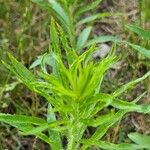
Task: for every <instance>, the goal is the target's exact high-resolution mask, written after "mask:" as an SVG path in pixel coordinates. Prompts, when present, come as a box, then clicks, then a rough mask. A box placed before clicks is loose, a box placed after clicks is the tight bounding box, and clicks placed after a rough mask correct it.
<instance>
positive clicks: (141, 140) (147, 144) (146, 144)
mask: <svg viewBox="0 0 150 150" xmlns="http://www.w3.org/2000/svg"><path fill="white" fill-rule="evenodd" d="M128 137H129V138H130V139H131V140H132V141H133V142H135V143H136V144H138V145H140V146H143V148H147V149H150V136H148V135H142V134H139V133H130V134H128Z"/></svg>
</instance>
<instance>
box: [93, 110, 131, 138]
mask: <svg viewBox="0 0 150 150" xmlns="http://www.w3.org/2000/svg"><path fill="white" fill-rule="evenodd" d="M127 112H128V110H119V111H118V112H116V113H115V115H114V116H112V117H111V118H109V119H108V120H107V122H105V123H104V124H102V125H100V126H99V127H98V128H97V129H96V131H95V133H94V134H93V135H92V137H91V139H95V140H98V139H101V138H102V137H103V136H104V135H105V134H106V132H107V130H108V129H109V128H110V127H111V126H112V125H114V124H115V123H116V122H117V121H119V120H120V119H121V118H122V117H123V116H124V115H125V114H126V113H127Z"/></svg>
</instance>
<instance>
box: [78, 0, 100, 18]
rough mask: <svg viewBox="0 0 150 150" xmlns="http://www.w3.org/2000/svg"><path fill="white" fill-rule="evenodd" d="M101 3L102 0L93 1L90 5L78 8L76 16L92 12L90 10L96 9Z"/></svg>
mask: <svg viewBox="0 0 150 150" xmlns="http://www.w3.org/2000/svg"><path fill="white" fill-rule="evenodd" d="M101 2H102V0H95V1H93V2H92V3H91V4H90V5H88V4H87V5H86V4H85V5H84V6H81V7H79V9H78V10H77V11H76V14H75V15H76V16H80V15H81V14H83V13H85V12H87V11H89V10H92V9H94V8H96V7H98V5H99V4H100V3H101Z"/></svg>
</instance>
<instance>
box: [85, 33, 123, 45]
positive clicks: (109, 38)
mask: <svg viewBox="0 0 150 150" xmlns="http://www.w3.org/2000/svg"><path fill="white" fill-rule="evenodd" d="M110 41H112V42H120V38H118V37H117V36H112V35H103V36H99V37H95V38H94V39H92V40H89V41H88V42H87V44H86V45H85V47H87V46H90V45H92V44H94V43H104V42H110Z"/></svg>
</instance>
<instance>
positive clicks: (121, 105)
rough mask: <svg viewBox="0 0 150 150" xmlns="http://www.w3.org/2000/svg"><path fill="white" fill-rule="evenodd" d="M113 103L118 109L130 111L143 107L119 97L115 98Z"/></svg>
mask: <svg viewBox="0 0 150 150" xmlns="http://www.w3.org/2000/svg"><path fill="white" fill-rule="evenodd" d="M111 105H112V106H113V107H115V108H118V109H124V110H128V111H138V110H140V109H141V107H140V105H136V104H134V103H132V102H127V101H123V100H119V99H114V100H113V101H112V103H111Z"/></svg>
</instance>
